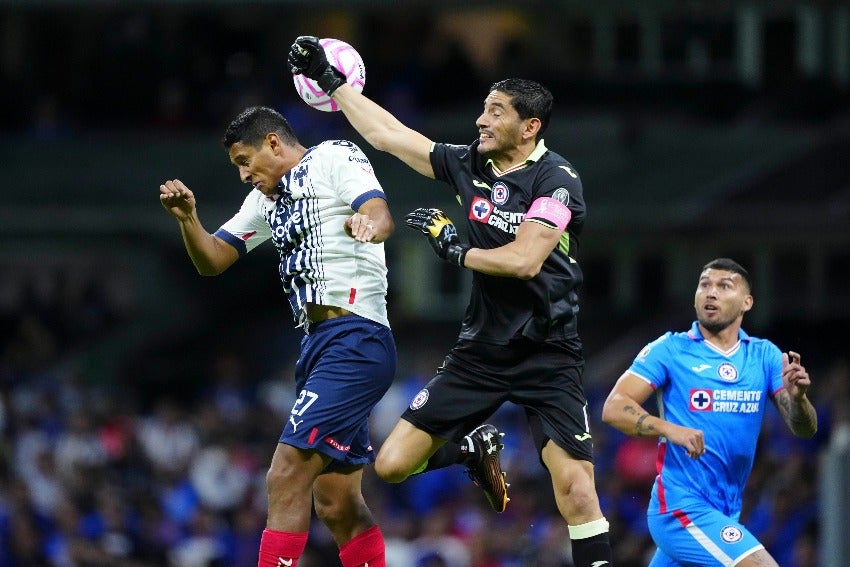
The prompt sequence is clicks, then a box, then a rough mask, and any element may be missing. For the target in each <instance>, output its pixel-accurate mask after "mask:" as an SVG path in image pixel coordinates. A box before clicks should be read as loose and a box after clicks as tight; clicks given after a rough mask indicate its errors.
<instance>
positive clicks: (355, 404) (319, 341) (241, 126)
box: [160, 107, 396, 567]
mask: <svg viewBox="0 0 850 567" xmlns="http://www.w3.org/2000/svg"><path fill="white" fill-rule="evenodd" d="M223 142H224V146H225V148H226V149H227V150H228V153H229V156H230V160H231V162H232V163H233V164H234V165H235V166H236V167H237V169H238V171H239V177H240V179H241V180H242V181H243V182H244V183H250V184H251V186H252V189H251V191H249V193H248V195H247V197H246V198H245V200H244V201H243V203H242V206H241V208H240V209H239V211H238V212H237V213H236V214H235V215H234V216H233V217H232V218H231V219H230V220H228V221H227V222H226V223H224V224H223V225H222V226H221V228H219V229H218V230H217V231H216V232H215V233H214V234H210V233H209V232H207V231H206V229H204V227H203V225H202V224H201V222H200V219H199V218H198V213H197V209H196V203H195V196H194V194H193V192H192V191H191V190H190V189H189V188H188V187H186V186H185V185H184V184H183V183H182V182H181V181H180V180H178V179H174V180H170V181H166V182H165V183H163V184H162V185H161V186H160V201H161V202H162V205H163V207H165V209H166V210H167V211H168V212H169V213H171V214H172V215H173V216H174V217H175V218H176V219H177V221H178V224H179V226H180V231H181V233H182V236H183V242H184V244H185V246H186V250H187V252H188V253H189V257H190V258H191V260H192V262H193V263H194V264H195V267H196V268H197V269H198V272H199V273H200V274H202V275H217V274H220V273H222V272H223V271H224V270H226V269H228V268H229V267H230V266H231V265H233V263H234V262H236V260H238V259H239V258H240V257H241V256H243V255H244V254H247V253H248V252H250V251H251V250H253V249H254V248H256V247H257V246H258V245H259V244H261V243H262V242H265V241H266V240H271V241H272V243H273V244H274V245H275V247H276V248H277V250H278V253H279V256H280V263H279V272H280V278H281V282H282V283H283V289H284V292H285V293H286V295H287V298H288V299H289V303H290V306H291V307H292V312H293V315H294V318H295V321H296V323H297V325H298V326H300V327H302V328H303V329H304V331H305V336H304V339H303V340H302V342H301V351H300V356H299V358H298V362H297V363H296V368H295V384H296V389H297V401H296V402H295V405H294V406H293V408H292V411H291V415H290V418H289V422H288V423H287V424H286V426H285V427H284V430H283V433H282V434H281V436H280V439H279V442H278V445H277V448H276V450H275V453H274V457H273V458H272V463H271V466H270V469H269V472H268V475H267V481H268V496H269V512H268V520H267V523H266V529H265V530H264V532H263V537H262V540H261V544H260V550H259V563H258V566H259V567H277V566H279V565H287V566H295V565H297V563H298V559H299V557H300V556H301V555H302V553H303V551H304V549H305V546H306V543H307V535H308V531H309V527H310V517H311V511H312V508H313V506H315V511H316V514H317V516H318V517H319V518H320V519H322V521H323V522H324V523H325V524H326V525H327V526H328V528H329V529H330V530H331V532H332V533H333V536H334V539H335V541H336V543H337V544H338V545H339V547H340V560H341V562H342V565H343V566H344V567H355V566H360V565H365V564H367V563H368V564H369V565H370V566H372V567H383V566H384V565H385V560H384V541H383V536H382V535H381V532H380V529H379V528H378V526H377V525H376V524H375V521H374V520H373V518H372V514H371V512H370V511H369V508H368V507H367V506H366V503H365V501H364V498H363V495H362V492H361V481H362V468H363V465H364V464H367V463H372V462H374V460H375V455H374V451H373V450H372V446H371V444H370V442H369V430H368V416H369V413H370V412H371V410H372V408H373V407H374V405H375V404H376V403H377V402H378V400H380V398H381V397H382V396H383V395H384V393H385V392H386V391H387V389H388V388H389V386H390V384H391V382H392V380H393V377H394V374H395V367H396V350H395V343H394V340H393V336H392V332H391V331H390V328H389V321H388V319H387V306H386V293H387V268H386V264H385V259H384V246H383V244H382V243H383V241H384V240H385V239H386V238H388V237H389V236H390V234H391V233H392V231H393V230H394V228H395V225H394V223H393V219H392V216H391V215H390V212H389V208H388V207H387V201H386V197H385V195H384V192H383V189H382V188H381V185H380V183H379V182H378V179H377V178H376V177H375V174H374V172H373V171H372V166H371V164H370V162H369V160H368V158H367V157H366V156H365V154H363V152H362V151H361V150H360V148H358V147H357V146H356V145H355V144H353V143H351V142H348V141H344V140H333V141H326V142H323V143H321V144H319V145H317V146H314V147H312V148H305V147H304V146H302V145H301V144H300V143H299V141H298V139H297V137H296V135H295V133H294V131H293V130H292V128H291V127H290V125H289V123H288V122H287V121H286V119H285V118H284V117H283V116H281V115H280V114H279V113H278V112H276V111H275V110H273V109H270V108H265V107H251V108H249V109H247V110H245V111H244V112H243V113H242V114H240V115H239V116H238V117H237V118H236V119H235V120H234V121H233V122H232V123H231V124H230V126H229V127H228V129H227V131H226V132H225V135H224V140H223Z"/></svg>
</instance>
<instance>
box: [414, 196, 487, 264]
mask: <svg viewBox="0 0 850 567" xmlns="http://www.w3.org/2000/svg"><path fill="white" fill-rule="evenodd" d="M404 222H405V223H406V224H407V226H409V227H410V228H414V229H416V230H418V231H420V232H421V233H422V234H424V235H425V236H426V238H428V243H429V244H430V245H431V248H433V249H434V252H436V253H437V256H439V257H440V258H442V259H443V260H445V261H446V262H448V263H449V264H454V265H455V266H460V267H461V268H463V267H464V262H465V259H466V252H467V251H468V250H469V249H470V248H471V246H470V245H469V244H463V243H461V241H460V239H459V238H458V236H457V228H455V225H454V224H453V223H452V221H451V220H450V219H449V217H447V216H446V213H444V212H443V211H441V210H440V209H424V208H422V209H416V210H415V211H411V212H409V213H407V216H406V217H404Z"/></svg>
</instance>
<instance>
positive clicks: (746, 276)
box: [702, 258, 753, 293]
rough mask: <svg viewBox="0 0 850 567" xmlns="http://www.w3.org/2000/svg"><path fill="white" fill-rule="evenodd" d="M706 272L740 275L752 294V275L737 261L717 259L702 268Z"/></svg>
mask: <svg viewBox="0 0 850 567" xmlns="http://www.w3.org/2000/svg"><path fill="white" fill-rule="evenodd" d="M706 270H723V271H724V272H732V273H733V274H738V275H740V276H741V279H742V280H744V283H745V284H747V289H748V290H749V291H750V293H752V289H753V286H752V285H751V284H750V273H749V272H748V271H747V270H746V269H744V267H743V266H741V264H739V263H738V262H736V261H735V260H732V259H731V258H716V259H714V260H712V261H711V262H709V263H708V264H706V265H705V266H703V267H702V271H703V272H704V271H706Z"/></svg>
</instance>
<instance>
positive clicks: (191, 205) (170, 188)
mask: <svg viewBox="0 0 850 567" xmlns="http://www.w3.org/2000/svg"><path fill="white" fill-rule="evenodd" d="M159 202H160V203H162V206H163V207H164V208H165V210H166V211H168V212H169V213H171V215H172V216H174V217H175V218H176V219H177V220H186V219H188V218H189V217H191V216H192V214H193V213H194V211H195V194H194V193H192V191H190V190H189V188H188V187H186V186H185V185H183V182H182V181H180V180H179V179H173V180H170V181H166V182H165V183H163V184H162V185H160V186H159Z"/></svg>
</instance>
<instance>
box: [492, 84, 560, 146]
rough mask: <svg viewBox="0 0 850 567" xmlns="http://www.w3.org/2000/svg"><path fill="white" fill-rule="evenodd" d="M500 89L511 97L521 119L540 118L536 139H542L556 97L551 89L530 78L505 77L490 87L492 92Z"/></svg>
mask: <svg viewBox="0 0 850 567" xmlns="http://www.w3.org/2000/svg"><path fill="white" fill-rule="evenodd" d="M493 91H499V92H502V93H505V94H506V95H508V96H509V97H511V105H512V106H513V107H514V109H515V110H516V111H517V114H519V117H520V119H522V120H527V119H528V118H538V119H540V130H539V131H538V132H537V136H536V138H535V140H540V138H541V137H542V136H543V133H544V132H545V131H546V128H548V127H549V119H550V118H552V105H553V102H554V98H553V97H552V93H550V92H549V89H547V88H546V87H544V86H543V85H541V84H540V83H538V82H537V81H530V80H528V79H503V80H501V81H498V82H496V83H493V86H491V87H490V92H493Z"/></svg>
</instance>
